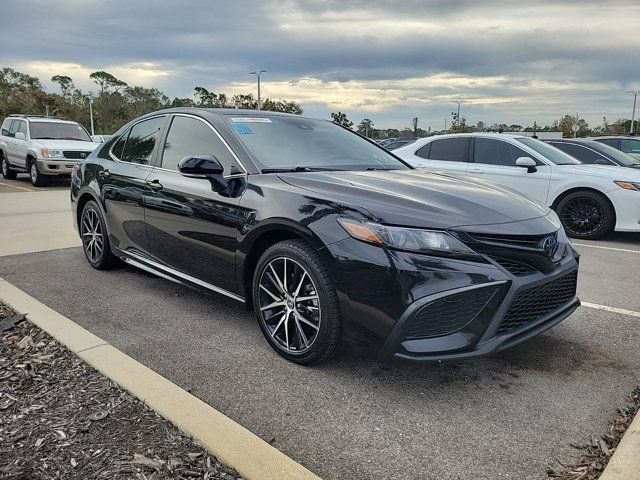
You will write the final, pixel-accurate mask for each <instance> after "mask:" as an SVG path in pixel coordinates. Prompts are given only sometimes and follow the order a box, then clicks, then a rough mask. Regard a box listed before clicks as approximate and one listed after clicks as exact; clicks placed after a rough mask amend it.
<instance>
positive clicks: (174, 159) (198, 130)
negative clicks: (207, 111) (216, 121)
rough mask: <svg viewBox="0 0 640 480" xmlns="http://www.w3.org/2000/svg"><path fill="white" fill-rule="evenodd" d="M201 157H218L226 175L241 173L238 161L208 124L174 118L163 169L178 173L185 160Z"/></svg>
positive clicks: (168, 137) (190, 119) (163, 155)
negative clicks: (182, 161) (181, 162)
mask: <svg viewBox="0 0 640 480" xmlns="http://www.w3.org/2000/svg"><path fill="white" fill-rule="evenodd" d="M200 155H213V156H214V157H216V158H217V159H218V161H219V162H220V163H221V164H222V166H223V167H224V175H229V174H230V173H232V172H239V171H240V170H239V168H238V167H239V166H238V162H237V161H236V159H235V158H234V157H233V155H232V154H231V152H230V151H229V149H228V148H227V146H226V145H225V144H224V143H223V142H222V140H220V138H219V137H218V135H216V133H215V132H214V131H213V129H212V128H211V127H210V126H209V125H208V124H206V123H204V122H203V121H201V120H197V119H195V118H192V117H183V116H179V115H178V116H175V117H173V120H172V121H171V127H170V128H169V133H168V134H167V139H166V140H165V143H164V150H163V152H162V162H161V167H162V168H166V169H168V170H176V171H177V170H178V163H180V161H181V160H182V159H183V158H185V157H196V156H200ZM234 166H235V167H236V168H233V167H234Z"/></svg>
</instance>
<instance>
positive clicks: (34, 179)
mask: <svg viewBox="0 0 640 480" xmlns="http://www.w3.org/2000/svg"><path fill="white" fill-rule="evenodd" d="M29 178H30V179H31V185H33V186H34V187H46V186H47V183H48V182H47V180H48V179H47V176H46V175H43V174H42V173H40V170H39V169H38V162H36V161H35V160H34V159H31V162H29Z"/></svg>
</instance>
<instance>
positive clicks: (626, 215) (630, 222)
mask: <svg viewBox="0 0 640 480" xmlns="http://www.w3.org/2000/svg"><path fill="white" fill-rule="evenodd" d="M607 196H608V197H609V199H610V200H611V203H613V208H614V209H615V211H616V226H615V230H616V232H640V192H634V191H632V190H625V189H624V188H618V189H617V190H614V191H612V192H609V193H608V194H607Z"/></svg>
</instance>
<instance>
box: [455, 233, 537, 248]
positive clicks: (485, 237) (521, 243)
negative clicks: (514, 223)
mask: <svg viewBox="0 0 640 480" xmlns="http://www.w3.org/2000/svg"><path fill="white" fill-rule="evenodd" d="M467 235H469V236H470V237H471V238H472V239H474V240H476V241H477V242H483V243H484V242H490V243H500V244H504V245H509V246H515V247H526V248H536V249H539V248H540V246H541V244H542V241H543V240H544V239H545V238H546V237H548V236H549V234H545V235H494V234H489V233H470V232H468V233H467Z"/></svg>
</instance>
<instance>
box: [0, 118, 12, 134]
mask: <svg viewBox="0 0 640 480" xmlns="http://www.w3.org/2000/svg"><path fill="white" fill-rule="evenodd" d="M10 129H11V119H10V118H7V119H6V120H5V121H4V122H2V131H1V132H0V134H1V135H4V136H5V137H8V136H9V130H10Z"/></svg>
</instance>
